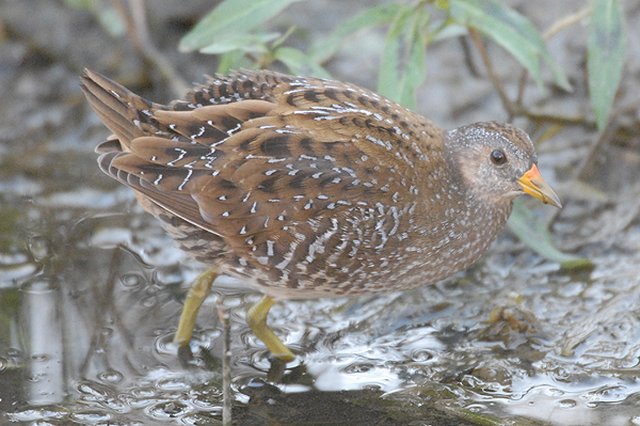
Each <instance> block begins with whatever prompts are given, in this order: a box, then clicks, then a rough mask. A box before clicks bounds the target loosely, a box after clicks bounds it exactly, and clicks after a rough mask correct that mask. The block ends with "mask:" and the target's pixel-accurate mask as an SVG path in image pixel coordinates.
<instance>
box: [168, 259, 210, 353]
mask: <svg viewBox="0 0 640 426" xmlns="http://www.w3.org/2000/svg"><path fill="white" fill-rule="evenodd" d="M217 276H218V272H217V271H216V270H215V269H213V268H211V269H207V270H206V271H204V272H203V273H201V274H200V275H198V277H197V278H196V280H195V281H194V282H193V284H191V288H190V289H189V292H188V293H187V298H186V299H185V301H184V306H183V307H182V314H180V322H179V323H178V330H176V335H175V337H174V338H173V341H174V342H175V343H177V344H178V346H179V347H184V346H188V345H189V341H191V336H192V334H193V327H195V325H196V316H197V315H198V310H200V306H201V305H202V302H204V299H206V298H207V296H208V295H209V292H210V291H211V285H212V284H213V281H215V279H216V277H217Z"/></svg>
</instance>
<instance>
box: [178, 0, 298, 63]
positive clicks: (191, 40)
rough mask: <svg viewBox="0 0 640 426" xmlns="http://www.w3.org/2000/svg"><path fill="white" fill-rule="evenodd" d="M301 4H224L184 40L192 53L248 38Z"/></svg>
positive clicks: (275, 0)
mask: <svg viewBox="0 0 640 426" xmlns="http://www.w3.org/2000/svg"><path fill="white" fill-rule="evenodd" d="M297 1H301V0H224V1H223V2H222V3H220V4H218V6H216V8H215V9H213V10H212V11H211V12H209V13H208V14H207V15H206V16H205V17H204V18H202V20H200V22H198V23H197V24H196V26H195V27H193V29H192V30H191V31H189V32H188V33H187V34H186V35H185V36H184V37H183V38H182V40H180V46H179V48H180V50H181V51H183V52H190V51H193V50H198V49H202V48H203V47H206V46H208V45H211V44H213V43H214V42H215V41H216V38H217V37H221V36H229V35H230V34H245V33H247V32H249V31H251V30H252V29H254V28H255V27H257V26H258V25H260V24H263V23H264V22H266V21H268V20H269V19H271V18H273V17H274V16H276V15H278V14H279V13H280V12H282V11H283V10H284V9H285V8H286V7H287V6H289V5H290V4H292V3H294V2H297Z"/></svg>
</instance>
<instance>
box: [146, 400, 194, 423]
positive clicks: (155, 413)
mask: <svg viewBox="0 0 640 426" xmlns="http://www.w3.org/2000/svg"><path fill="white" fill-rule="evenodd" d="M188 411H189V407H188V406H187V405H186V404H184V403H182V402H180V401H165V402H161V403H159V404H156V405H154V406H151V407H149V409H148V410H147V412H148V413H149V415H150V416H152V417H156V418H161V419H171V418H176V417H180V416H183V415H185V414H186V413H187V412H188Z"/></svg>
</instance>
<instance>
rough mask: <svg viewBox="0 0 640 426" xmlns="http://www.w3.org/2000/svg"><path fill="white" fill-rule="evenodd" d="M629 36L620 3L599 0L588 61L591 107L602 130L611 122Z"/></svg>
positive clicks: (592, 23)
mask: <svg viewBox="0 0 640 426" xmlns="http://www.w3.org/2000/svg"><path fill="white" fill-rule="evenodd" d="M624 51H625V37H624V20H623V16H622V9H621V8H620V2H619V1H618V0H595V2H594V5H593V13H592V14H591V23H590V26H589V41H588V61H587V69H588V71H589V92H590V95H591V106H592V108H593V110H594V112H595V115H596V123H597V125H598V129H599V130H600V131H602V130H603V129H604V128H605V127H606V125H607V121H608V119H609V113H610V111H611V106H612V105H613V100H614V98H615V94H616V91H617V90H618V85H619V84H620V79H621V78H622V66H623V64H624Z"/></svg>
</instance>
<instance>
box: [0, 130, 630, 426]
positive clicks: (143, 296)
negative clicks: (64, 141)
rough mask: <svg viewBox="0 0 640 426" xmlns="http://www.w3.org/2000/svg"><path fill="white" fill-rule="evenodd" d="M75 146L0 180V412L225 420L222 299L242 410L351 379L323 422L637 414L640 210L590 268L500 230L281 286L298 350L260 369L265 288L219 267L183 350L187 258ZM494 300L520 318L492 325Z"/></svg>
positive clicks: (321, 393) (283, 323) (281, 316)
mask: <svg viewBox="0 0 640 426" xmlns="http://www.w3.org/2000/svg"><path fill="white" fill-rule="evenodd" d="M71 145H72V146H70V147H69V151H66V152H65V151H60V147H59V146H57V145H56V144H55V143H53V142H52V143H51V144H49V145H48V146H49V147H50V148H49V149H45V150H42V152H41V153H40V154H39V155H41V156H42V158H38V157H36V156H31V157H29V161H28V163H29V164H32V163H37V164H39V165H40V166H39V169H38V173H36V174H34V175H31V176H28V175H27V174H26V172H25V170H26V169H28V167H29V164H27V162H25V163H24V164H22V165H19V166H17V167H18V169H17V170H16V173H15V174H12V175H10V176H4V177H3V182H2V185H3V187H4V188H5V190H4V191H3V194H2V198H3V203H2V210H0V215H1V217H2V218H3V223H5V224H11V225H10V226H8V227H6V228H5V232H4V233H3V238H2V245H1V246H0V247H1V248H2V250H1V253H0V261H1V262H0V263H1V268H0V282H1V283H2V284H1V286H0V306H2V317H1V318H2V322H1V324H0V327H1V332H0V377H1V378H2V383H3V384H4V386H2V388H1V389H0V404H1V407H2V411H4V412H5V414H4V421H22V422H32V421H35V422H45V423H53V424H57V423H59V424H66V423H68V422H76V423H83V424H85V423H94V424H106V423H110V424H113V423H114V422H115V423H122V424H125V423H126V424H131V423H135V422H140V423H141V424H145V423H149V422H156V421H158V422H159V421H172V422H174V421H175V422H178V423H180V424H199V423H202V422H207V421H209V420H216V419H217V420H219V419H220V416H221V398H222V394H221V360H220V356H221V351H222V350H221V333H222V332H221V327H220V324H219V323H218V321H217V315H216V312H215V308H216V304H217V303H219V302H218V301H219V300H220V301H221V302H220V303H222V304H223V306H224V307H225V308H226V309H227V310H228V312H229V313H230V314H231V330H230V332H231V335H232V374H233V383H232V386H233V392H234V396H235V399H236V401H235V406H236V413H237V415H238V416H239V419H241V420H242V419H245V420H247V419H248V420H247V421H254V420H256V419H269V418H271V419H274V418H275V419H282V418H285V419H290V420H291V419H296V418H297V419H307V417H304V416H303V415H302V414H300V413H296V411H295V410H294V411H291V412H288V411H287V410H291V409H292V407H291V406H290V402H291V401H290V400H287V399H283V396H282V395H283V394H285V395H288V394H291V395H293V394H295V395H296V398H298V401H299V402H298V403H299V404H303V406H304V404H320V403H319V402H318V399H319V398H320V399H321V398H323V397H329V396H334V393H335V392H340V391H352V392H351V393H350V394H349V397H350V398H353V399H354V401H355V402H352V403H351V404H347V405H346V408H344V407H343V410H344V411H342V412H340V413H337V412H334V411H332V410H327V411H325V412H324V415H325V416H328V417H327V418H329V419H331V421H330V422H331V423H334V422H337V421H338V420H339V419H341V418H342V417H340V416H356V417H355V418H361V417H359V416H363V414H362V413H363V409H365V410H364V411H366V408H367V407H370V406H371V405H374V406H375V405H379V404H380V401H381V398H382V400H383V401H385V408H384V409H383V410H382V412H383V413H385V414H386V415H388V416H390V417H389V419H390V420H389V423H388V424H394V419H397V417H394V416H395V414H394V415H391V414H389V413H393V410H394V409H398V407H402V413H403V414H402V415H403V416H405V417H402V419H412V420H416V421H417V420H418V419H423V418H424V417H423V416H425V415H426V414H425V410H424V409H423V407H430V410H431V411H430V413H433V410H435V412H436V413H440V414H442V413H444V414H445V415H447V416H449V418H451V419H454V420H455V421H469V422H474V420H470V419H469V418H467V417H465V416H470V415H471V414H469V413H478V414H479V415H481V416H482V417H485V416H487V415H494V416H496V417H497V418H500V419H503V420H505V421H514V422H516V423H520V422H523V421H525V419H529V420H530V421H531V422H533V423H535V422H538V421H540V422H543V423H546V422H552V423H554V424H576V425H578V424H602V423H604V422H605V421H606V423H607V424H632V423H634V422H638V421H640V417H637V416H638V415H639V413H638V411H637V402H638V397H639V395H640V383H639V380H638V372H639V366H638V359H639V356H640V331H639V330H640V326H639V324H638V320H639V315H638V306H639V303H638V302H639V301H640V278H639V274H638V264H640V254H639V253H640V250H638V249H639V248H640V247H639V243H638V242H639V241H640V226H638V224H637V221H636V222H635V223H634V224H633V225H632V226H630V227H628V228H626V229H625V230H624V232H621V233H619V234H618V235H612V236H611V237H610V239H609V241H606V242H603V243H601V244H598V245H590V246H588V247H587V248H586V249H585V250H584V254H586V255H588V256H589V257H590V258H591V259H592V260H593V261H594V262H595V264H596V265H597V266H596V268H595V269H594V270H593V271H591V272H589V271H582V272H577V273H568V272H564V271H561V270H559V268H558V266H557V265H556V264H553V263H550V262H547V261H544V260H542V259H541V258H539V257H538V256H536V255H534V254H532V253H531V252H530V251H529V250H527V249H525V248H523V247H522V246H521V245H520V244H518V243H517V242H515V241H514V240H513V239H512V238H511V237H509V236H508V235H503V236H502V237H501V238H500V240H499V241H498V242H497V244H495V245H494V247H493V249H492V251H491V253H490V254H489V255H488V256H487V257H486V258H485V259H484V261H482V262H481V263H480V264H479V265H477V266H476V267H474V268H472V269H471V270H470V271H468V272H467V273H465V274H463V275H459V276H458V277H456V278H455V279H453V280H450V281H448V282H446V283H441V284H438V285H436V286H431V287H426V288H423V289H419V290H415V291H410V292H405V293H391V294H387V295H382V296H378V297H371V298H355V299H334V300H331V299H325V300H317V301H304V302H289V303H286V304H285V303H280V304H278V305H276V307H275V308H274V309H273V311H272V315H271V317H270V321H271V324H272V325H273V327H274V329H275V330H276V332H277V333H278V334H279V335H280V336H282V337H283V338H284V340H285V342H286V343H287V345H289V346H290V347H291V348H292V349H293V350H294V351H295V352H296V353H297V354H298V355H299V357H298V358H297V360H296V361H294V362H293V363H291V364H290V365H288V366H287V368H286V370H285V371H284V375H283V376H282V377H280V378H279V379H278V380H276V381H269V380H268V371H269V369H270V362H269V360H268V357H267V356H268V354H267V353H266V352H265V350H264V348H263V346H262V344H261V343H260V342H258V341H257V340H256V338H255V337H254V336H253V335H252V334H251V332H250V331H249V329H248V328H247V326H246V324H245V322H244V315H245V309H246V308H247V307H248V306H250V304H251V303H253V302H255V301H256V300H257V298H258V296H257V295H255V294H251V293H242V292H240V293H238V291H237V290H235V289H234V282H233V281H231V280H228V279H227V280H225V279H223V280H220V283H219V284H220V285H221V286H224V287H226V290H224V291H223V292H222V293H217V294H214V295H212V296H211V297H210V298H209V299H208V300H207V302H206V304H205V306H204V308H203V309H202V312H201V315H200V318H199V321H198V324H199V328H198V330H197V333H196V335H195V338H194V342H193V344H192V350H193V352H194V354H195V358H194V360H193V361H192V362H191V363H190V364H189V365H187V366H184V365H182V364H181V363H180V361H179V360H178V358H177V356H176V347H175V345H174V344H173V343H172V342H171V339H172V333H173V332H174V330H175V327H176V324H177V319H178V315H179V311H180V308H181V300H182V298H183V296H184V290H185V286H186V285H187V283H188V282H189V281H190V280H191V279H193V278H194V276H195V275H196V274H197V272H198V268H197V266H196V265H188V264H185V265H182V264H180V263H179V261H180V260H181V259H182V257H181V254H180V252H179V251H178V250H177V249H175V248H174V247H173V246H172V244H171V243H170V241H168V239H167V237H166V236H165V235H163V233H162V231H161V230H160V228H159V227H158V226H157V224H155V223H154V222H153V219H152V218H150V217H148V216H147V215H146V214H144V213H143V212H142V211H141V210H140V209H139V208H138V207H137V206H136V205H135V202H134V200H133V197H132V194H131V193H129V192H128V191H127V190H126V189H124V188H121V187H119V186H117V185H113V184H111V183H110V182H109V181H108V180H106V178H103V177H102V176H101V175H100V174H99V173H98V172H96V171H95V170H92V169H91V168H92V167H93V161H94V158H93V154H92V153H91V152H87V151H88V150H87V149H82V150H80V152H78V146H73V144H71ZM52 156H55V157H56V161H55V165H53V163H52V162H51V158H52ZM5 158H6V157H5ZM65 159H66V161H67V162H66V165H65ZM78 164H79V165H81V166H79V167H81V168H82V169H88V170H89V171H88V172H87V173H86V175H85V179H83V180H82V181H77V180H75V179H76V177H77V176H76V173H77V169H76V168H75V167H76V166H77V165H78ZM2 166H3V167H11V165H9V164H7V163H4V164H2ZM13 167H16V165H15V164H14V166H13ZM20 167H21V168H20ZM53 168H55V170H53ZM68 171H70V172H68ZM52 174H57V175H58V176H57V177H56V180H55V182H54V181H52V180H51V179H50V178H49V176H51V175H52ZM65 179H66V180H67V182H65V181H64V180H65ZM71 187H72V188H73V190H70V189H69V188H71ZM15 188H17V190H14V189H15ZM582 208H587V206H579V205H576V206H574V207H568V209H569V210H568V213H567V215H568V216H569V217H570V218H569V219H568V220H567V221H566V223H565V221H564V220H563V219H562V217H561V219H560V221H559V226H560V227H562V226H564V227H566V228H567V230H568V229H569V228H570V226H571V224H572V221H574V220H576V219H575V218H573V217H571V216H575V217H579V214H578V210H579V209H582ZM572 209H573V210H575V212H574V213H575V215H572V214H571V211H572ZM601 212H602V214H601V215H604V214H605V213H606V209H604V210H601ZM597 219H598V216H595V215H589V220H592V221H595V220H597ZM496 308H503V309H504V310H505V311H504V312H505V313H506V314H505V315H506V316H507V317H509V318H514V317H515V318H516V319H518V320H519V321H521V324H525V325H526V326H527V327H525V328H528V329H526V330H515V331H514V330H512V329H511V328H510V327H508V325H507V324H508V322H505V321H499V322H497V323H493V324H490V323H488V321H487V319H488V318H489V317H490V314H491V312H492V310H494V309H496ZM340 395H342V396H341V401H344V398H346V396H345V395H343V394H340ZM305 398H307V400H305ZM256 401H258V402H256ZM265 401H271V402H272V403H273V404H275V406H276V407H279V408H281V409H282V410H283V411H282V412H274V407H273V406H272V405H269V404H270V403H269V402H265ZM274 401H275V402H274ZM318 406H320V407H322V404H320V405H318ZM328 406H329V407H334V406H335V405H331V404H330V405H328ZM296 415H297V416H298V417H295V416H296ZM334 415H335V416H337V417H332V416H334ZM378 415H380V413H378ZM283 416H284V417H283ZM287 416H293V417H287ZM300 416H302V417H300ZM316 418H317V417H316ZM382 418H384V417H382ZM207 419H208V420H207ZM365 419H366V417H365ZM307 420H308V419H307ZM308 421H310V422H313V420H308ZM363 421H366V420H363Z"/></svg>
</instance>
